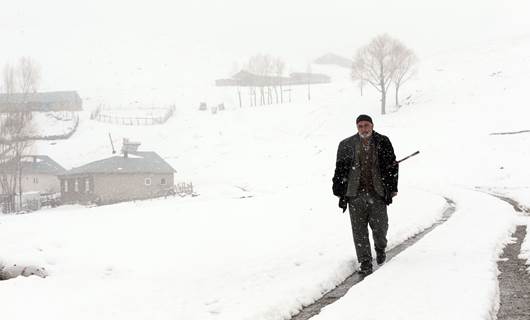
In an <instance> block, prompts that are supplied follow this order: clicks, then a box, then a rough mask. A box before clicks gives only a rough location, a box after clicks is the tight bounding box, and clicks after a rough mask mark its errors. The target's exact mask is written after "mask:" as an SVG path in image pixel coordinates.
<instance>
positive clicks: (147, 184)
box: [145, 178, 151, 186]
mask: <svg viewBox="0 0 530 320" xmlns="http://www.w3.org/2000/svg"><path fill="white" fill-rule="evenodd" d="M145 185H146V186H150V185H151V178H145Z"/></svg>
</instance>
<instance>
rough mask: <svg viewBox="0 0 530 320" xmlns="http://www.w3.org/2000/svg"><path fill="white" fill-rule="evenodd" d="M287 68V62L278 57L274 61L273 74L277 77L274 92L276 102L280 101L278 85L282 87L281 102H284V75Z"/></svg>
mask: <svg viewBox="0 0 530 320" xmlns="http://www.w3.org/2000/svg"><path fill="white" fill-rule="evenodd" d="M284 70H285V62H284V61H283V60H282V59H281V58H279V57H277V58H275V59H274V61H273V74H274V76H275V77H276V80H277V81H276V83H275V84H274V92H275V93H276V103H278V90H277V86H279V87H280V99H279V100H280V103H283V87H282V77H283V72H284Z"/></svg>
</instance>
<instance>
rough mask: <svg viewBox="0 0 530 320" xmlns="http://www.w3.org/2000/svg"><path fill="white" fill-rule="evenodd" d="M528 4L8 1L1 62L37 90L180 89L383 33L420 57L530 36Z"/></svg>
mask: <svg viewBox="0 0 530 320" xmlns="http://www.w3.org/2000/svg"><path fill="white" fill-rule="evenodd" d="M526 2H528V1H523V0H513V1H499V0H482V1H457V0H444V1H436V2H435V1H426V0H409V1H407V0H400V1H392V0H379V1H377V0H370V1H363V2H361V1H352V0H349V1H339V0H326V1H307V0H306V1H287V0H270V1H252V0H224V1H213V0H210V1H207V0H195V1H189V2H183V1H161V0H150V1H114V2H111V1H99V0H97V1H79V2H76V1H66V0H48V1H20V0H19V1H16V2H15V1H13V2H12V3H10V4H3V5H2V10H1V11H0V37H1V38H2V40H3V45H2V50H1V52H0V64H2V65H3V64H4V63H6V62H8V61H11V62H13V61H16V60H17V59H18V57H20V56H22V55H26V56H31V57H33V58H34V59H35V60H36V61H38V62H39V63H40V65H41V68H42V74H43V84H42V87H43V89H52V90H53V89H55V90H57V89H81V90H83V89H90V90H97V89H98V88H106V89H110V88H113V87H116V88H118V87H120V86H142V85H146V84H150V85H153V86H157V85H159V84H160V85H162V83H166V82H168V81H173V82H175V84H176V85H182V84H184V83H186V82H188V81H196V82H200V81H205V80H206V79H207V78H208V77H211V78H212V79H213V78H216V77H218V76H220V75H221V76H223V75H227V74H228V73H229V72H230V70H231V68H232V65H233V62H234V61H243V60H244V59H246V58H247V57H248V56H250V55H252V54H255V53H259V52H263V53H270V54H273V55H277V56H282V57H284V58H285V59H286V60H287V61H288V62H289V63H290V65H292V66H294V67H293V68H296V66H297V65H298V66H303V65H305V64H306V63H307V61H309V60H311V59H314V58H316V57H317V56H319V55H321V54H324V53H326V52H330V51H332V52H337V53H340V54H343V55H346V56H352V55H353V53H354V51H355V49H356V48H357V47H358V46H360V45H362V44H365V43H366V42H367V41H369V40H370V38H371V37H373V36H374V35H377V34H379V33H383V32H387V33H389V34H390V35H392V36H394V37H396V38H399V39H402V40H403V41H404V42H405V43H406V44H407V45H408V46H410V47H411V48H413V49H416V51H417V52H418V53H419V55H420V57H422V56H428V55H430V54H433V53H436V52H437V51H440V50H443V49H444V48H451V47H462V46H466V45H468V44H469V43H476V42H477V41H480V40H482V39H494V38H496V37H499V36H508V35H510V34H512V33H513V34H514V35H520V34H524V33H530V27H529V26H530V19H529V18H530V14H528V12H530V5H528V4H526Z"/></svg>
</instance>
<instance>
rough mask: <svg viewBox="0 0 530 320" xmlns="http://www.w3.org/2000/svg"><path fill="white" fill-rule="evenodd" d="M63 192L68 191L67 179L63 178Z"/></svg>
mask: <svg viewBox="0 0 530 320" xmlns="http://www.w3.org/2000/svg"><path fill="white" fill-rule="evenodd" d="M64 192H68V180H64Z"/></svg>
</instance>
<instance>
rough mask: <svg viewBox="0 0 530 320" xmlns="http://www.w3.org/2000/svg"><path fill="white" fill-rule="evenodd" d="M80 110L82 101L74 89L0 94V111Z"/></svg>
mask: <svg viewBox="0 0 530 320" xmlns="http://www.w3.org/2000/svg"><path fill="white" fill-rule="evenodd" d="M21 110H22V111H31V112H50V111H82V110H83V101H82V100H81V97H80V96H79V94H78V93H77V92H76V91H55V92H36V93H29V94H22V93H13V94H0V112H15V111H21Z"/></svg>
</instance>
